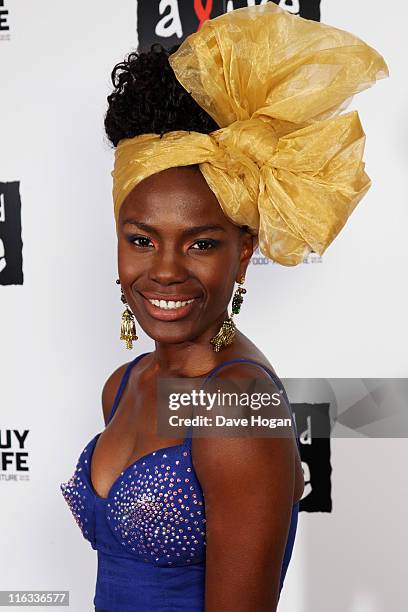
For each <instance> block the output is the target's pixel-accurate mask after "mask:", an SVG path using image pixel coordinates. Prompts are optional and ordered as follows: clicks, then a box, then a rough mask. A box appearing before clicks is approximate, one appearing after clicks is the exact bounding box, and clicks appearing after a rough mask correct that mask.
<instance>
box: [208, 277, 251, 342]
mask: <svg viewBox="0 0 408 612" xmlns="http://www.w3.org/2000/svg"><path fill="white" fill-rule="evenodd" d="M244 282H245V276H244V275H242V276H241V278H240V279H239V281H238V284H239V285H243V283H244ZM244 293H246V289H244V287H238V288H237V289H236V290H235V293H234V297H233V298H232V312H231V315H230V316H229V317H227V318H226V319H225V320H224V322H223V324H222V326H221V329H220V331H219V332H218V334H216V335H215V336H214V337H213V338H211V340H210V343H211V344H212V346H213V350H214V351H215V352H216V353H218V352H219V351H220V350H221V349H223V348H225V347H226V346H229V345H230V344H232V343H233V341H234V338H235V329H236V326H235V323H234V321H233V316H234V315H235V314H238V313H239V311H240V309H241V305H242V302H243V301H244V298H243V297H242V296H243V294H244Z"/></svg>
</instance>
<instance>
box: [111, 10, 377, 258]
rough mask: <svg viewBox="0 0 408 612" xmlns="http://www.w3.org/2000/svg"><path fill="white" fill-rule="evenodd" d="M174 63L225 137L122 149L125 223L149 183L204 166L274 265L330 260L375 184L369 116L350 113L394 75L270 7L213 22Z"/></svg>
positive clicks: (340, 37) (153, 140) (340, 36)
mask: <svg viewBox="0 0 408 612" xmlns="http://www.w3.org/2000/svg"><path fill="white" fill-rule="evenodd" d="M169 61H170V64H171V67H172V69H173V70H174V73H175V75H176V77H177V79H178V80H179V82H180V83H181V84H182V85H183V87H184V88H185V89H186V90H187V91H188V92H189V93H190V94H191V95H192V97H193V98H194V99H195V100H196V101H197V102H198V104H199V105H200V106H201V107H202V108H203V109H204V110H205V111H206V112H207V113H208V114H209V115H211V116H212V117H213V119H214V120H215V121H216V122H217V124H218V125H219V126H220V129H218V130H216V131H214V132H212V133H211V134H201V133H198V132H186V131H173V132H169V133H167V134H164V135H163V136H162V137H160V136H159V135H158V134H144V135H141V136H136V137H135V138H130V139H124V140H122V141H120V143H119V144H118V147H117V149H116V154H115V166H114V171H113V172H112V175H113V179H114V185H113V197H114V206H115V218H116V221H117V220H118V214H119V209H120V206H121V204H122V203H123V201H124V200H125V198H126V196H127V195H128V194H129V193H130V191H131V190H132V189H133V188H134V187H135V186H136V185H137V184H138V183H139V182H140V181H142V180H143V179H145V178H147V177H148V176H151V175H152V174H155V173H156V172H160V171H161V170H165V169H167V168H170V167H175V166H188V165H191V164H199V167H200V170H201V172H202V173H203V175H204V177H205V179H206V181H207V183H208V185H209V187H210V188H211V190H212V191H213V192H214V194H215V195H216V197H217V199H218V201H219V203H220V206H221V207H222V210H223V211H224V213H225V215H226V216H227V217H228V218H229V219H230V220H231V221H232V222H233V223H236V224H238V225H247V226H248V227H249V228H250V230H251V231H252V232H253V233H254V234H257V235H258V240H259V248H260V250H261V252H262V253H263V254H264V255H265V256H267V257H269V258H270V259H272V260H274V261H276V262H278V263H280V264H283V265H288V266H293V265H296V264H298V263H300V262H301V261H302V260H303V259H304V257H305V256H306V255H307V254H308V253H309V252H310V251H314V252H317V253H319V254H323V252H324V251H325V250H326V249H327V247H328V246H329V244H330V243H331V242H332V241H333V240H334V238H335V237H336V236H337V234H338V233H339V231H340V230H341V229H342V227H343V226H344V224H345V223H346V221H347V218H348V217H349V216H350V214H351V213H352V211H353V210H354V208H355V207H356V205H357V204H358V202H359V201H360V200H361V198H362V197H363V195H364V194H365V193H366V192H367V191H368V189H369V187H370V184H371V181H370V178H369V177H368V176H367V174H366V173H365V171H364V162H363V161H362V157H363V151H364V144H365V134H364V131H363V129H362V126H361V123H360V120H359V116H358V113H357V112H356V111H354V112H349V113H346V114H343V115H340V114H339V113H340V112H341V111H342V110H344V109H345V108H346V106H347V105H348V104H349V102H350V101H351V99H352V96H353V95H354V94H355V93H358V92H360V91H362V90H363V89H366V88H368V87H370V86H371V85H373V84H374V82H375V81H376V80H378V79H381V78H384V77H386V76H388V68H387V65H386V63H385V61H384V59H383V58H382V56H381V55H380V54H379V53H377V51H376V50H375V49H373V48H372V47H370V46H368V45H367V44H366V43H364V42H363V41H362V40H360V39H359V38H357V37H356V36H354V35H353V34H350V33H348V32H345V31H343V30H340V29H337V28H334V27H331V26H328V25H326V24H323V23H318V22H314V21H309V20H306V19H303V18H301V17H299V16H296V15H291V14H289V13H288V12H286V11H284V10H283V9H281V8H279V7H278V6H277V5H275V4H274V3H272V2H270V3H267V4H265V5H260V6H252V7H248V8H243V9H238V10H235V11H232V12H230V13H227V14H225V15H222V16H220V17H217V18H215V19H212V20H210V21H207V22H206V23H205V24H204V25H203V27H202V28H201V29H200V30H199V31H198V32H196V33H194V34H192V35H190V36H189V37H188V38H187V39H186V40H185V41H184V42H183V43H182V45H181V46H180V47H179V49H178V50H177V52H176V53H174V54H173V55H171V56H170V58H169Z"/></svg>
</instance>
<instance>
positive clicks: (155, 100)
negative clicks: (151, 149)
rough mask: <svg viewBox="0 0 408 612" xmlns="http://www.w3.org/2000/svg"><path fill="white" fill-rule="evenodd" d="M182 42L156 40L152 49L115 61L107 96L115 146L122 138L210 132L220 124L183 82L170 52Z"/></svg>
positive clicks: (109, 126)
mask: <svg viewBox="0 0 408 612" xmlns="http://www.w3.org/2000/svg"><path fill="white" fill-rule="evenodd" d="M179 46H180V45H175V46H174V47H172V48H171V49H168V50H167V49H165V48H164V47H163V46H162V45H161V44H159V43H155V44H153V45H152V46H151V47H150V51H147V52H137V51H132V52H131V53H129V54H128V56H127V57H126V58H125V60H124V61H123V62H119V63H118V64H116V66H115V67H114V69H113V70H112V74H111V79H112V84H113V87H114V90H113V91H112V93H111V94H110V95H109V96H108V104H109V106H108V110H107V112H106V115H105V131H106V135H107V137H108V139H109V140H110V142H111V143H112V144H113V146H114V147H116V146H117V144H118V142H119V141H120V140H121V139H122V138H133V137H134V136H139V135H140V134H152V133H154V134H160V135H163V134H165V133H166V132H171V131H174V130H187V131H188V130H190V131H195V132H201V133H204V134H208V133H209V132H212V131H214V130H216V129H218V127H219V126H218V125H217V124H216V122H215V121H214V119H212V117H210V115H208V114H207V113H206V112H205V111H204V110H203V109H202V108H201V107H200V106H199V105H198V104H197V102H196V101H195V100H194V99H193V98H192V97H191V95H190V94H189V93H188V92H187V91H186V90H185V89H184V88H183V87H182V86H181V85H180V83H179V82H178V80H177V79H176V77H175V75H174V72H173V70H172V68H171V66H170V64H169V61H168V58H169V55H171V54H172V53H174V52H175V51H176V50H177V49H178V48H179Z"/></svg>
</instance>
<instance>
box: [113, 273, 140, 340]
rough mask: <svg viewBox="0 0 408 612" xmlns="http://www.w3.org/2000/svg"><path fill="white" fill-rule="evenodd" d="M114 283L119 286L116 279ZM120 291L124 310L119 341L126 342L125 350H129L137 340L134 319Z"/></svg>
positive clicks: (118, 281)
mask: <svg viewBox="0 0 408 612" xmlns="http://www.w3.org/2000/svg"><path fill="white" fill-rule="evenodd" d="M116 283H117V284H118V285H119V284H120V280H119V279H116ZM120 291H121V296H120V299H121V300H122V302H123V303H124V304H126V308H125V310H124V311H123V313H122V321H121V325H120V339H121V340H124V341H125V342H126V348H127V349H131V348H133V341H134V340H138V337H137V336H136V327H135V317H134V314H133V312H132V311H131V310H130V309H129V305H128V303H127V301H126V297H125V294H124V293H123V289H122V288H121V290H120Z"/></svg>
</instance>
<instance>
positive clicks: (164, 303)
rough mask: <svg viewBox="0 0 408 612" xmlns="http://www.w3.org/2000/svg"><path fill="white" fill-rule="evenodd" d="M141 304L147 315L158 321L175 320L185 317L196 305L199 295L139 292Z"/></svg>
mask: <svg viewBox="0 0 408 612" xmlns="http://www.w3.org/2000/svg"><path fill="white" fill-rule="evenodd" d="M139 294H140V296H141V298H142V304H143V306H144V308H145V310H146V312H147V314H148V315H150V316H151V317H153V318H154V319H159V320H160V321H176V320H178V319H184V318H185V317H187V316H188V315H189V314H190V313H191V312H192V311H193V310H194V309H195V307H196V304H197V302H198V301H199V300H200V297H199V296H197V297H191V298H189V297H185V296H182V295H169V296H166V299H165V298H164V296H163V295H161V296H160V295H159V294H155V293H147V292H144V293H141V292H140V293H139Z"/></svg>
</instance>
